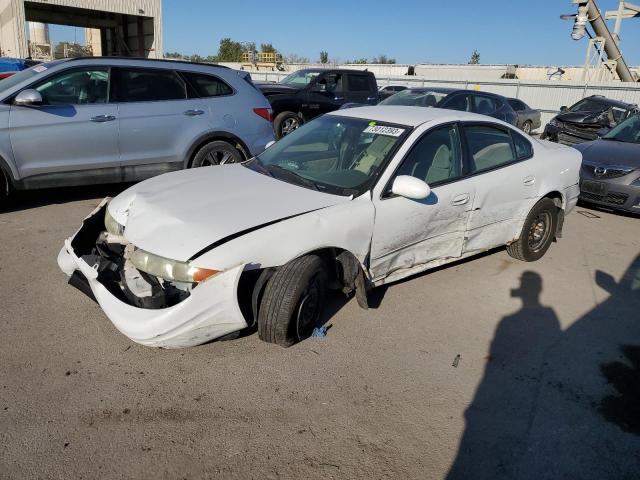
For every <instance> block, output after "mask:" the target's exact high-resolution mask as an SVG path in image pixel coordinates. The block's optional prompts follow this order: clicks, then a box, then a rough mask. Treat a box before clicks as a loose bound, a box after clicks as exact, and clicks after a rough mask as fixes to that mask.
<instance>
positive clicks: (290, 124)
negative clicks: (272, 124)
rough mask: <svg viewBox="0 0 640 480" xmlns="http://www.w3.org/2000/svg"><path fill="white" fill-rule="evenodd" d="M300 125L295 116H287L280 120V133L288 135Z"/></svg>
mask: <svg viewBox="0 0 640 480" xmlns="http://www.w3.org/2000/svg"><path fill="white" fill-rule="evenodd" d="M299 126H300V122H299V121H298V119H297V118H295V117H289V118H287V119H286V120H285V121H284V122H282V135H283V136H284V135H288V134H290V133H291V132H293V131H294V130H295V129H297V128H298V127H299Z"/></svg>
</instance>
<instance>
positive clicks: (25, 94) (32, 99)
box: [13, 88, 42, 107]
mask: <svg viewBox="0 0 640 480" xmlns="http://www.w3.org/2000/svg"><path fill="white" fill-rule="evenodd" d="M13 103H14V104H15V105H20V106H23V107H29V106H33V105H42V95H40V92H39V91H37V90H33V89H32V88H28V89H27V90H23V91H21V92H20V93H19V94H18V95H16V98H15V99H14V100H13Z"/></svg>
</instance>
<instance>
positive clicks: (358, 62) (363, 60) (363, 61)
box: [347, 57, 369, 65]
mask: <svg viewBox="0 0 640 480" xmlns="http://www.w3.org/2000/svg"><path fill="white" fill-rule="evenodd" d="M347 63H348V62H347ZM351 63H354V64H356V65H364V64H365V63H369V59H368V58H364V57H362V58H359V59H357V60H354V61H353V62H351Z"/></svg>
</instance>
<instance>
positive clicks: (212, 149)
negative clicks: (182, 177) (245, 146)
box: [191, 140, 244, 168]
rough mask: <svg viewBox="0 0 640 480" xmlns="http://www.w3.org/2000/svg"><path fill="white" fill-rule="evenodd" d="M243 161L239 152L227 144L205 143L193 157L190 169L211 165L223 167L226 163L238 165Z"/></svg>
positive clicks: (221, 141)
mask: <svg viewBox="0 0 640 480" xmlns="http://www.w3.org/2000/svg"><path fill="white" fill-rule="evenodd" d="M243 160H244V157H243V155H242V153H240V151H238V149H237V148H236V147H234V146H233V145H231V144H230V143H229V142H225V141H223V140H215V141H213V142H209V143H206V144H205V145H203V146H202V147H200V150H198V151H197V152H196V154H195V155H194V156H193V161H192V162H191V167H192V168H197V167H208V166H211V165H224V164H227V163H239V162H242V161H243Z"/></svg>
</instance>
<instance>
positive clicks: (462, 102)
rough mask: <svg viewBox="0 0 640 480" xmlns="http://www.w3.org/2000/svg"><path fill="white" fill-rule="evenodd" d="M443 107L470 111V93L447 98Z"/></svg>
mask: <svg viewBox="0 0 640 480" xmlns="http://www.w3.org/2000/svg"><path fill="white" fill-rule="evenodd" d="M442 108H448V109H449V110H459V111H461V112H470V111H471V108H470V103H469V94H468V93H463V94H461V95H454V96H453V98H451V99H447V100H445V103H444V104H443V105H442Z"/></svg>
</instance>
